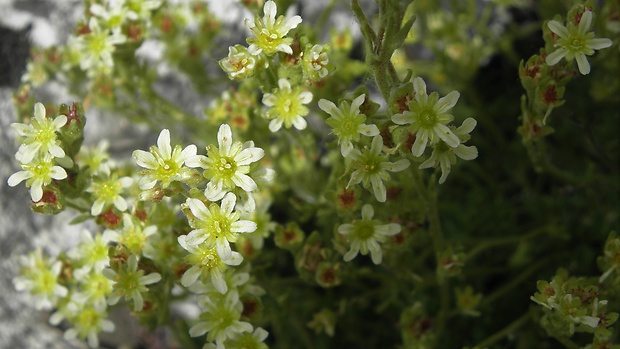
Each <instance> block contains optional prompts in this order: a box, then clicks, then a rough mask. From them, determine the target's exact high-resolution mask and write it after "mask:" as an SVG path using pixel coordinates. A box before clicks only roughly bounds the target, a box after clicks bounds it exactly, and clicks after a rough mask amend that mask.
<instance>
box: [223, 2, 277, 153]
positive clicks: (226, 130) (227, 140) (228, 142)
mask: <svg viewBox="0 0 620 349" xmlns="http://www.w3.org/2000/svg"><path fill="white" fill-rule="evenodd" d="M265 6H267V5H265ZM217 143H218V145H219V149H220V153H221V154H223V155H229V154H230V148H231V147H232V131H231V130H230V126H228V125H227V124H223V125H222V126H220V129H219V130H218V131H217Z"/></svg>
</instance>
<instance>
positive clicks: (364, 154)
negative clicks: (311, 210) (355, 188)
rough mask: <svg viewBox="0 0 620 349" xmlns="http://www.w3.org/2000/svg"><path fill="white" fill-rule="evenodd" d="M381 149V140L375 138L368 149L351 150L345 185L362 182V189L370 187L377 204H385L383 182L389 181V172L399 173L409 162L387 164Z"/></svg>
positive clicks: (377, 137) (385, 192) (385, 191)
mask: <svg viewBox="0 0 620 349" xmlns="http://www.w3.org/2000/svg"><path fill="white" fill-rule="evenodd" d="M382 149H383V138H382V137H381V136H375V137H374V138H373V139H372V145H371V147H370V149H369V148H368V147H364V149H363V150H362V151H359V150H357V149H353V150H351V152H350V153H349V158H350V159H351V160H352V168H353V169H354V171H353V172H352V173H351V178H350V179H349V183H348V184H347V188H348V187H350V186H351V185H355V184H358V183H360V182H362V185H363V186H364V188H367V189H369V188H370V187H372V192H373V194H374V195H375V198H376V199H377V201H379V202H385V200H386V199H387V190H386V189H385V184H383V182H384V181H388V180H390V175H389V174H388V173H387V171H390V172H400V171H403V170H405V169H406V168H408V167H409V160H407V159H400V160H398V161H396V162H389V161H387V160H388V157H387V156H385V155H381V151H382Z"/></svg>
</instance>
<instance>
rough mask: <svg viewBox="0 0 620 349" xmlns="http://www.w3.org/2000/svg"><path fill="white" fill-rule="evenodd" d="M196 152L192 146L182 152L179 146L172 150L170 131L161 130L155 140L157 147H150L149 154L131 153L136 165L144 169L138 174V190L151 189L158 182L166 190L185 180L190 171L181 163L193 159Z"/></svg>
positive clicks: (144, 152)
mask: <svg viewBox="0 0 620 349" xmlns="http://www.w3.org/2000/svg"><path fill="white" fill-rule="evenodd" d="M196 152H197V148H196V146H195V145H193V144H190V145H188V146H187V147H185V149H183V150H181V146H180V145H176V146H175V147H174V150H173V149H172V147H171V146H170V131H168V130H167V129H163V130H162V131H161V133H160V134H159V137H158V138H157V147H155V146H152V147H151V152H150V153H149V152H146V151H144V150H136V151H134V152H133V158H134V159H135V160H136V163H137V164H138V165H139V166H141V167H144V168H145V170H143V171H142V172H140V175H141V176H140V179H139V180H138V184H139V185H140V189H142V190H147V189H151V188H153V187H154V186H155V184H156V183H157V182H158V181H159V182H161V186H162V187H163V188H167V187H168V186H169V185H170V183H172V182H173V181H184V180H187V179H188V177H189V176H190V175H189V172H190V171H189V169H187V168H185V167H183V163H185V162H186V161H187V160H189V159H190V158H192V157H195V156H196Z"/></svg>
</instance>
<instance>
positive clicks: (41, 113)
mask: <svg viewBox="0 0 620 349" xmlns="http://www.w3.org/2000/svg"><path fill="white" fill-rule="evenodd" d="M34 117H35V118H37V119H43V118H45V106H43V104H42V103H36V104H35V105H34Z"/></svg>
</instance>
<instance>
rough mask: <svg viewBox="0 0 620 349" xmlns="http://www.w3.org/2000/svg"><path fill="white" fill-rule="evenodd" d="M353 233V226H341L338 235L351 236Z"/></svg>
mask: <svg viewBox="0 0 620 349" xmlns="http://www.w3.org/2000/svg"><path fill="white" fill-rule="evenodd" d="M351 232H353V224H349V223H347V224H341V225H340V226H339V227H338V234H342V235H349V234H351Z"/></svg>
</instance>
